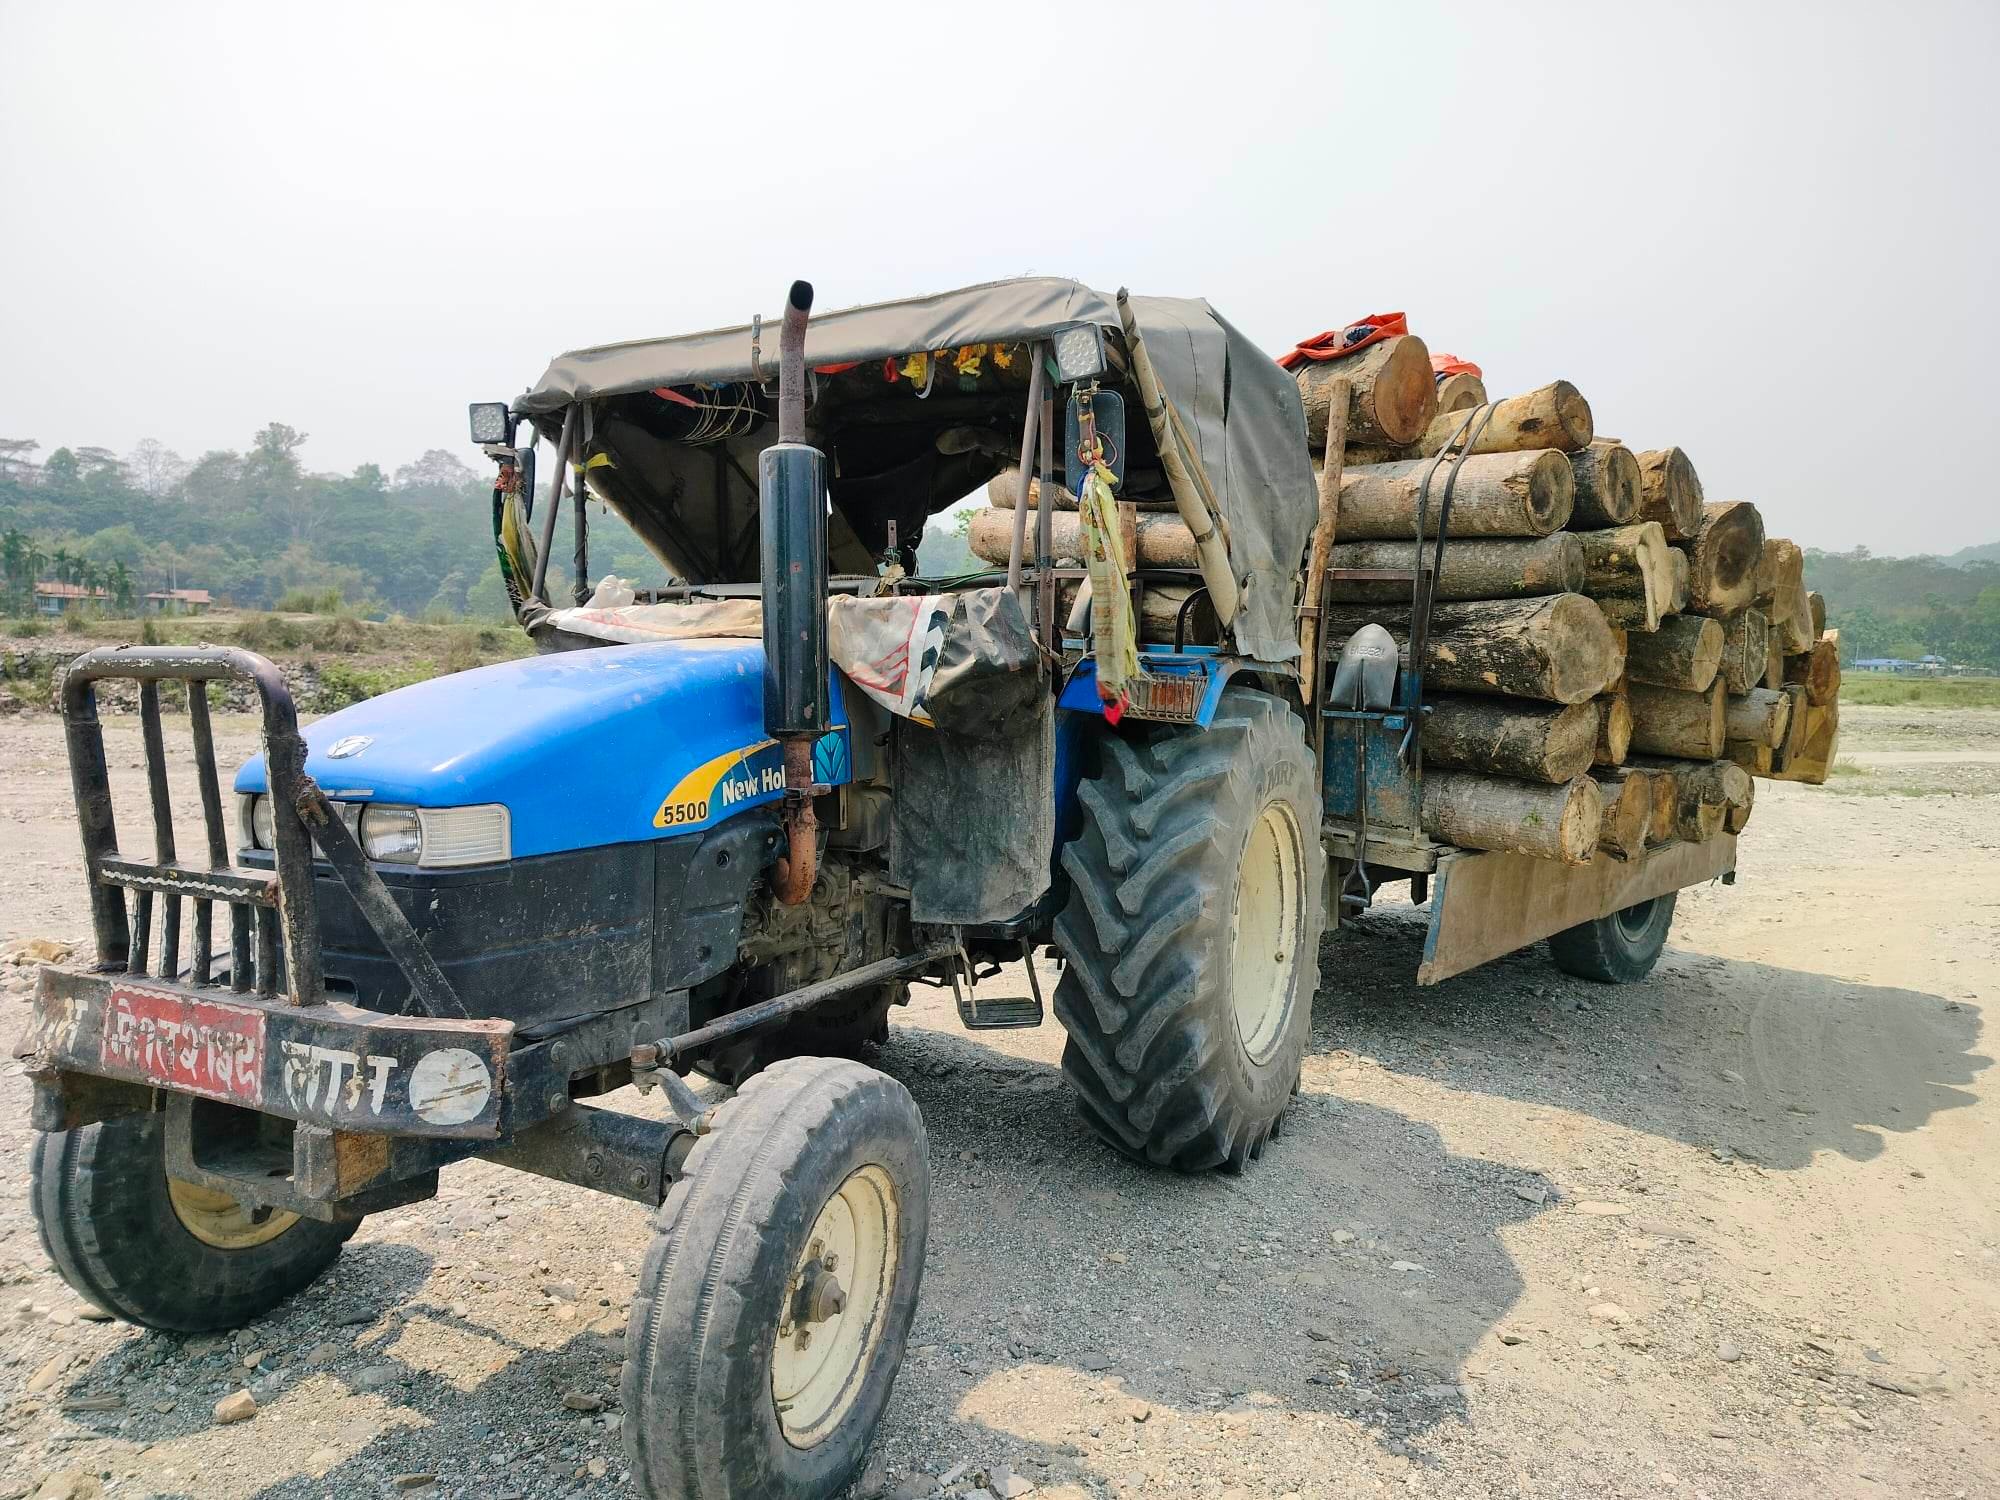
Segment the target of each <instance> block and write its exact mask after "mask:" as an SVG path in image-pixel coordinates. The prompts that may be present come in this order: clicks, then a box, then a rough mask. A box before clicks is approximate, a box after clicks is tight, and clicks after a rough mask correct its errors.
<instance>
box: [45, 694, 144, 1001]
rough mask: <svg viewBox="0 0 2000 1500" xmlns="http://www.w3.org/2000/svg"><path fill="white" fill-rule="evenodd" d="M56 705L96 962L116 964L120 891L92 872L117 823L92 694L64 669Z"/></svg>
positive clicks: (123, 941)
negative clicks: (87, 885)
mask: <svg viewBox="0 0 2000 1500" xmlns="http://www.w3.org/2000/svg"><path fill="white" fill-rule="evenodd" d="M71 670H72V671H73V670H74V668H72V669H71ZM62 705H63V735H64V738H65V739H66V740H67V741H68V746H69V779H70V791H71V792H72V793H73V794H74V796H75V797H76V817H77V825H78V827H79V828H80V829H81V830H82V833H83V869H84V876H85V878H86V879H87V880H88V881H89V882H90V926H91V932H92V936H93V937H94V938H95V939H96V943H97V963H98V966H99V967H100V968H107V969H109V968H117V967H119V966H121V965H123V964H124V963H125V962H126V960H127V957H128V956H129V953H130V949H131V943H132V928H131V924H130V922H129V920H128V919H127V916H126V910H125V896H124V893H123V892H122V891H119V890H118V889H116V888H115V887H112V886H107V885H105V884H104V883H103V882H102V881H100V880H99V879H98V878H97V867H98V865H99V864H101V863H102V862H103V860H104V857H105V856H106V855H107V854H110V853H112V852H113V851H114V850H116V849H117V847H118V826H117V822H116V820H115V819H114V818H113V816H112V812H111V773H110V772H109V771H108V770H107V769H106V767H105V764H104V726H103V725H102V724H100V723H99V722H98V718H97V694H96V693H95V692H93V691H92V690H91V687H90V684H89V682H88V681H87V680H79V681H76V682H74V683H73V682H72V681H71V678H70V676H69V675H68V674H67V673H66V674H65V675H64V677H63V687H62Z"/></svg>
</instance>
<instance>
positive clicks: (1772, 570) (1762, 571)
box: [1753, 536, 1806, 614]
mask: <svg viewBox="0 0 2000 1500" xmlns="http://www.w3.org/2000/svg"><path fill="white" fill-rule="evenodd" d="M1805 578H1806V555H1805V552H1804V550H1803V549H1801V548H1800V546H1799V544H1798V543H1797V542H1795V541H1793V540H1792V539H1791V538H1790V537H1782V536H1771V537H1766V538H1764V550H1763V552H1761V553H1760V554H1759V555H1758V558H1757V597H1756V599H1755V600H1754V601H1753V602H1754V603H1755V604H1756V605H1757V606H1758V607H1759V608H1760V609H1762V610H1763V611H1764V613H1765V614H1773V613H1775V611H1774V610H1772V609H1771V607H1770V606H1771V603H1772V601H1774V600H1775V599H1776V598H1777V597H1778V595H1779V594H1781V593H1783V592H1784V591H1785V590H1787V589H1788V588H1798V589H1801V590H1802V589H1804V588H1805V586H1806V584H1805Z"/></svg>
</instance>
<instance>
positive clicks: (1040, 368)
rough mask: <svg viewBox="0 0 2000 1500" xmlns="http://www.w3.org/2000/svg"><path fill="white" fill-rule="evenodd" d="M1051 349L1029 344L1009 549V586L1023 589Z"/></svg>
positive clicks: (1017, 589) (1009, 590)
mask: <svg viewBox="0 0 2000 1500" xmlns="http://www.w3.org/2000/svg"><path fill="white" fill-rule="evenodd" d="M1047 354H1048V351H1047V350H1046V349H1045V348H1043V346H1042V345H1040V344H1030V345H1029V346H1028V358H1029V359H1030V360H1031V361H1032V362H1033V364H1032V368H1031V370H1030V372H1029V375H1028V415H1027V418H1026V420H1025V421H1023V422H1022V423H1021V490H1020V493H1019V494H1017V495H1016V496H1015V497H1014V537H1013V541H1012V542H1011V543H1010V544H1009V546H1008V549H1007V589H1008V592H1009V593H1015V594H1018V593H1019V592H1020V591H1021V553H1022V552H1023V551H1024V550H1025V549H1026V547H1027V545H1028V486H1029V484H1030V483H1031V482H1032V480H1033V477H1034V473H1035V438H1036V436H1037V434H1036V431H1035V428H1036V426H1037V425H1038V424H1039V423H1040V422H1041V420H1042V390H1043V388H1044V387H1045V386H1046V385H1047V384H1048V371H1047V369H1046V362H1047Z"/></svg>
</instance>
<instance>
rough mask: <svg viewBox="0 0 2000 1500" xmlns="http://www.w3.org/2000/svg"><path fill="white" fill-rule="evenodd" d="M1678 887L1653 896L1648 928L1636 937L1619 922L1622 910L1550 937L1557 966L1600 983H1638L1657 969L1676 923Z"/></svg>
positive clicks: (1550, 952)
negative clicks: (1654, 967) (1675, 905)
mask: <svg viewBox="0 0 2000 1500" xmlns="http://www.w3.org/2000/svg"><path fill="white" fill-rule="evenodd" d="M1679 894H1680V893H1679V892H1678V891H1668V892H1667V893H1666V895H1664V896H1657V897H1655V898H1654V899H1653V901H1652V903H1651V905H1652V908H1653V909H1652V911H1651V913H1650V914H1649V920H1648V921H1647V924H1646V929H1645V931H1644V932H1643V933H1642V934H1640V936H1639V937H1637V938H1634V937H1632V936H1631V935H1629V934H1628V933H1626V932H1625V930H1624V929H1623V928H1622V927H1620V926H1619V923H1618V914H1617V913H1616V912H1613V913H1612V914H1611V915H1610V916H1606V917H1598V918H1596V919H1595V920H1594V921H1589V922H1581V923H1579V924H1578V925H1576V926H1575V927H1571V928H1568V929H1566V930H1564V931H1562V932H1558V933H1557V934H1556V935H1555V936H1554V937H1552V938H1550V939H1549V956H1550V957H1551V958H1553V959H1554V960H1555V964H1556V967H1557V968H1558V969H1561V970H1562V971H1563V972H1564V973H1565V974H1573V975H1575V976H1576V977H1577V978H1578V979H1589V980H1592V981H1594V982H1595V983H1598V984H1637V983H1638V982H1639V981H1640V980H1642V979H1644V978H1645V977H1646V976H1647V975H1648V974H1650V973H1652V972H1653V965H1655V964H1656V963H1658V962H1659V961H1660V952H1661V950H1662V949H1664V948H1665V947H1666V944H1667V933H1668V930H1669V929H1670V928H1671V927H1672V926H1673V923H1674V903H1675V899H1676V898H1677V897H1678V896H1679Z"/></svg>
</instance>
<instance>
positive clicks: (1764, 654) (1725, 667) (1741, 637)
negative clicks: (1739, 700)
mask: <svg viewBox="0 0 2000 1500" xmlns="http://www.w3.org/2000/svg"><path fill="white" fill-rule="evenodd" d="M1687 618H1688V619H1691V620H1697V619H1705V618H1707V617H1706V616H1703V615H1689V616H1688V617H1687ZM1721 624H1722V677H1723V681H1724V682H1726V683H1727V684H1728V686H1729V691H1730V692H1732V693H1747V692H1749V691H1750V689H1751V688H1753V687H1756V686H1758V685H1759V684H1760V683H1762V682H1763V680H1764V677H1765V675H1766V670H1767V668H1768V666H1769V664H1770V649H1771V633H1770V629H1769V627H1768V625H1767V624H1766V623H1765V620H1764V612H1763V611H1762V610H1761V609H1746V610H1744V611H1742V612H1741V613H1740V614H1736V615H1732V616H1731V617H1730V618H1729V619H1727V620H1724V621H1722V622H1721Z"/></svg>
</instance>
